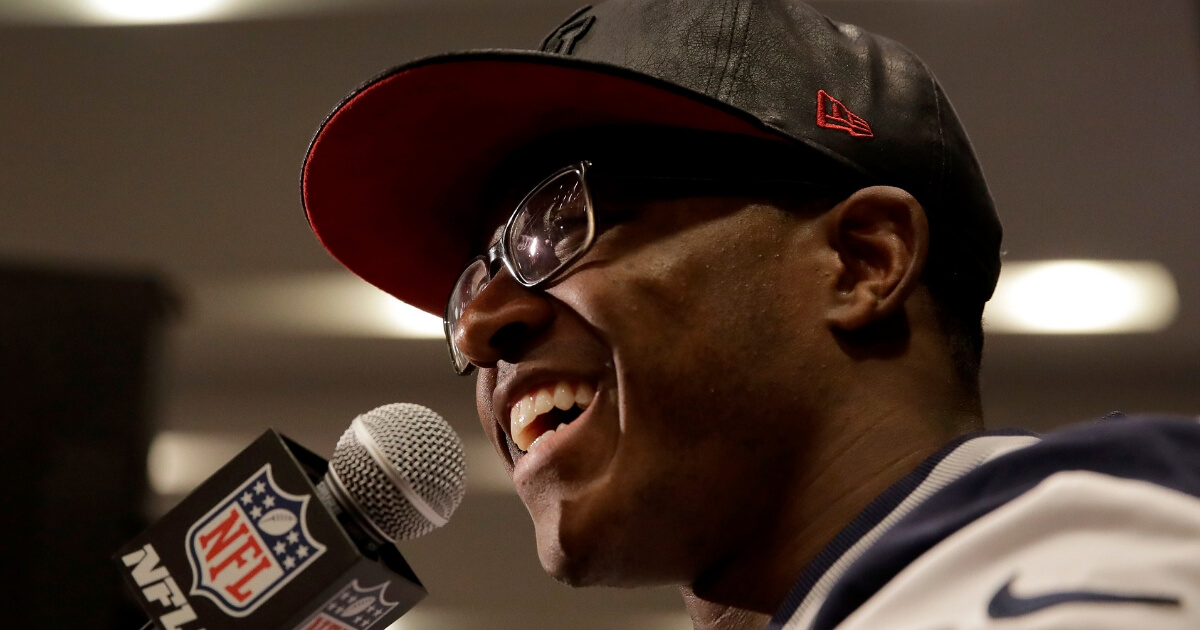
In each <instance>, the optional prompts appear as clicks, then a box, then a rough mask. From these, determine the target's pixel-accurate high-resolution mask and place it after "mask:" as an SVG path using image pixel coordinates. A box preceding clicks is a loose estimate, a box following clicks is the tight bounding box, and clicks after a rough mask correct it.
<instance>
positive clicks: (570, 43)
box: [541, 5, 596, 55]
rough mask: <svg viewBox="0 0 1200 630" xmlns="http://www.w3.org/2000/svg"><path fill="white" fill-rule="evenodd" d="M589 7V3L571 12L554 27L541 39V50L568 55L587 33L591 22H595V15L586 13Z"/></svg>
mask: <svg viewBox="0 0 1200 630" xmlns="http://www.w3.org/2000/svg"><path fill="white" fill-rule="evenodd" d="M591 8H592V7H591V5H588V6H586V7H583V8H582V9H579V10H578V11H576V12H575V13H573V14H571V17H568V18H567V20H566V21H565V22H563V23H562V24H561V25H560V26H559V27H558V28H556V29H554V32H553V33H550V34H549V35H547V36H546V39H545V40H543V41H542V47H541V51H542V52H548V53H553V54H556V55H569V54H571V53H572V52H574V51H575V44H577V43H579V40H581V39H583V36H584V35H587V32H588V30H589V29H591V28H592V24H594V23H595V22H596V16H594V15H588V11H590V10H591Z"/></svg>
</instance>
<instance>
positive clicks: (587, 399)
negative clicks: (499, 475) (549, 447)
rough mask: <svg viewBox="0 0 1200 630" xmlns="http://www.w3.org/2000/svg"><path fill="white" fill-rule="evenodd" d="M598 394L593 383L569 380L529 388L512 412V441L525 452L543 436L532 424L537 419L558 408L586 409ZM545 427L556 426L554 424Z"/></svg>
mask: <svg viewBox="0 0 1200 630" xmlns="http://www.w3.org/2000/svg"><path fill="white" fill-rule="evenodd" d="M595 394H596V388H595V387H593V386H592V385H591V384H590V383H568V382H566V381H559V382H558V383H555V384H553V385H543V386H542V387H539V388H537V389H534V390H533V391H530V392H529V393H527V394H525V395H524V396H522V397H521V399H520V400H519V401H518V402H517V403H516V404H515V405H513V406H512V410H511V411H510V419H511V420H512V426H511V428H510V433H511V435H512V440H513V442H514V443H515V444H516V445H517V448H519V449H521V450H522V451H526V450H529V447H530V446H531V445H532V444H533V443H534V441H535V440H537V438H539V437H541V435H540V432H539V431H538V430H537V428H535V427H530V425H531V424H532V423H533V421H534V419H535V418H537V417H538V416H540V415H542V414H544V413H546V412H547V411H550V410H551V409H554V408H555V407H558V408H559V409H562V410H567V409H570V408H571V407H572V406H577V407H579V408H580V409H587V406H588V404H589V403H591V402H592V396H594V395H595ZM542 428H543V429H546V428H550V429H553V428H554V427H542Z"/></svg>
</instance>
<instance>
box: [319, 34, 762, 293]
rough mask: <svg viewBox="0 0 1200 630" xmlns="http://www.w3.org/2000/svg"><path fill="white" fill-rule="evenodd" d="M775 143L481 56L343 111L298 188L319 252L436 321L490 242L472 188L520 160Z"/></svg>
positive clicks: (638, 92)
mask: <svg viewBox="0 0 1200 630" xmlns="http://www.w3.org/2000/svg"><path fill="white" fill-rule="evenodd" d="M625 124H638V125H662V126H668V127H680V128H689V129H697V130H706V131H719V132H727V133H738V134H744V135H751V136H758V137H763V138H769V139H776V140H778V139H781V136H780V134H778V133H773V132H771V131H769V130H768V129H766V128H765V127H763V126H762V125H761V124H760V123H757V122H756V121H754V120H753V119H750V118H749V117H747V116H745V115H744V114H741V115H739V114H738V113H737V112H735V111H732V110H730V109H729V108H727V107H725V106H722V105H720V104H719V103H717V102H716V101H712V100H711V99H708V98H706V97H704V96H701V95H698V94H693V93H689V92H685V91H682V90H680V89H679V88H675V87H673V86H669V85H668V84H665V83H662V82H659V81H657V80H655V79H652V78H649V77H643V76H641V75H636V74H633V73H630V72H628V71H624V70H621V69H618V68H615V67H609V66H605V65H601V64H592V63H588V62H581V61H579V60H575V59H571V58H564V57H552V56H549V55H541V54H537V53H529V54H527V55H522V54H519V53H507V52H506V53H475V54H464V55H456V56H453V57H449V56H448V57H443V58H440V59H433V60H427V61H425V62H418V63H416V64H413V65H410V66H408V67H401V68H399V69H397V70H396V71H393V73H391V74H388V75H385V76H384V77H383V78H381V79H379V80H377V81H375V82H374V83H372V84H370V85H368V86H367V87H365V88H363V89H361V90H360V91H359V92H357V93H356V94H354V95H353V96H352V97H350V98H349V99H347V101H346V102H345V103H343V104H342V106H341V107H339V108H338V109H337V110H336V111H335V112H334V113H333V114H332V115H331V116H330V117H329V119H328V120H326V122H325V124H324V125H323V126H322V128H321V130H320V131H319V132H318V133H317V136H316V138H315V139H314V140H313V143H312V146H311V147H310V149H309V153H308V156H307V158H306V160H305V164H304V170H303V175H302V179H303V181H302V187H303V197H304V207H305V211H306V212H307V214H308V220H309V223H310V225H311V226H312V229H313V231H314V232H315V233H316V235H317V238H319V239H320V241H321V243H322V244H323V245H324V246H325V248H326V249H327V250H328V251H329V253H331V254H332V255H333V256H334V258H336V259H337V260H338V261H340V262H341V263H342V264H343V265H345V266H346V267H347V268H348V269H350V270H351V271H353V272H354V273H356V274H358V275H359V276H361V277H362V278H363V279H365V280H366V281H367V282H370V283H371V284H373V285H375V286H377V287H379V288H380V289H382V290H384V291H386V292H388V293H390V294H392V295H394V296H396V297H397V298H399V299H401V300H403V301H404V302H407V303H409V304H412V305H413V306H416V307H418V308H420V309H422V310H424V311H427V312H429V313H433V314H436V315H439V316H440V315H441V314H442V309H443V308H444V306H445V301H446V298H447V296H448V295H449V293H450V288H451V286H452V284H453V282H454V280H455V278H456V277H457V275H458V273H459V272H460V271H461V270H462V267H463V265H465V264H466V262H467V260H469V259H470V257H471V256H474V255H476V254H478V253H479V252H475V251H471V249H472V246H473V244H474V243H475V242H476V240H477V239H478V238H479V236H480V235H479V234H478V232H479V231H481V230H482V229H485V226H481V225H479V221H480V216H481V212H482V209H481V208H479V207H478V206H479V205H480V204H479V188H480V186H481V184H482V180H483V178H484V176H485V175H486V173H487V172H488V171H489V170H490V169H492V168H494V167H495V165H496V164H497V163H498V161H499V160H501V159H502V158H503V157H504V156H505V155H507V154H509V153H511V152H512V151H513V150H515V149H517V148H519V147H520V146H522V145H524V144H526V143H528V142H531V141H533V140H537V139H539V138H541V137H544V136H547V135H549V134H553V133H556V132H560V131H566V130H569V129H573V128H582V127H590V126H597V125H625Z"/></svg>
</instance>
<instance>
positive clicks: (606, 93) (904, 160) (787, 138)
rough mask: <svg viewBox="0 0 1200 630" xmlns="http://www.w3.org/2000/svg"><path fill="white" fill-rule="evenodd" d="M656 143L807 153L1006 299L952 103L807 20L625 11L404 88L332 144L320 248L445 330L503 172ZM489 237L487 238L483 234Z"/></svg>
mask: <svg viewBox="0 0 1200 630" xmlns="http://www.w3.org/2000/svg"><path fill="white" fill-rule="evenodd" d="M599 125H655V126H664V127H675V128H684V129H694V130H697V131H712V132H723V133H734V134H739V135H745V136H751V137H755V138H760V139H765V140H775V141H778V142H786V143H791V144H793V145H794V146H795V148H796V151H797V152H798V153H804V154H807V155H809V156H810V157H811V158H812V159H814V160H822V161H832V162H834V163H837V164H840V165H841V166H843V167H845V168H846V169H848V170H851V171H854V172H855V173H857V174H858V175H859V176H860V177H861V178H862V180H863V181H866V182H870V183H878V184H887V185H892V186H896V187H899V188H903V189H905V190H907V191H909V192H910V193H911V194H913V196H914V197H916V198H917V200H918V201H920V202H921V204H922V205H923V206H924V208H925V211H926V214H927V216H928V218H929V223H930V228H931V232H932V236H931V253H930V261H929V263H928V265H927V273H929V274H931V275H936V276H938V277H939V279H940V280H941V281H942V282H943V284H944V285H945V286H948V287H950V289H951V290H952V291H954V292H955V293H956V294H958V297H959V298H961V299H965V300H979V301H980V302H982V301H984V300H986V299H987V298H988V297H990V296H991V294H992V291H993V289H994V287H995V283H996V279H997V277H998V276H999V271H1000V239H1001V228H1000V222H999V219H998V218H997V216H996V213H995V209H994V206H993V203H992V199H991V196H990V194H989V192H988V189H987V185H986V183H985V182H984V179H983V175H982V172H981V170H980V167H979V164H978V162H977V160H976V158H975V155H974V152H973V150H972V149H971V145H970V142H969V140H968V139H967V135H966V132H965V131H964V130H963V128H962V126H961V124H960V123H959V121H958V118H957V116H956V115H955V113H954V110H953V108H952V107H951V105H950V102H949V101H948V100H947V98H946V95H945V93H944V92H943V91H942V88H941V86H940V85H939V84H938V83H937V81H936V79H935V78H934V77H933V75H932V73H931V72H930V71H929V69H928V68H927V67H926V66H925V64H924V63H923V62H922V61H921V60H920V59H918V58H917V57H916V56H915V55H914V54H913V53H911V52H910V51H909V50H908V49H906V48H904V47H903V46H901V45H899V44H897V43H896V42H893V41H891V40H889V39H886V38H883V37H879V36H877V35H874V34H871V33H868V32H866V31H863V30H862V29H859V28H858V27H855V26H851V25H846V24H839V23H836V22H833V21H831V20H829V19H827V18H825V17H824V16H822V15H821V14H819V13H818V12H817V11H816V10H815V9H813V8H812V7H810V6H808V5H806V4H804V3H802V2H798V1H795V0H628V1H617V0H612V1H610V2H606V3H603V4H600V5H598V6H595V7H585V8H584V9H581V10H580V11H578V12H576V13H575V14H573V15H571V16H570V17H569V18H568V19H567V20H566V21H565V22H564V23H563V24H562V25H561V26H559V28H557V29H555V31H554V32H552V33H551V34H550V35H549V36H548V37H547V38H546V40H545V41H544V42H543V43H542V46H541V50H540V51H537V52H534V51H473V52H466V53H456V54H451V55H442V56H438V57H433V58H428V59H423V60H419V61H416V62H412V63H409V64H405V65H402V66H399V67H397V68H394V69H392V70H390V71H388V72H387V73H384V74H383V75H381V76H380V77H378V78H376V79H374V80H372V81H370V82H368V83H367V84H365V85H364V86H363V87H361V88H359V89H358V90H356V91H355V92H354V93H352V94H351V95H350V96H349V97H347V99H346V100H345V101H343V102H342V104H340V105H339V106H338V108H337V109H335V110H334V112H333V113H331V114H330V116H329V117H328V118H327V119H326V121H325V122H324V124H323V125H322V127H321V129H320V130H319V131H318V132H317V135H316V137H315V138H314V139H313V142H312V145H311V146H310V148H309V152H308V155H307V157H306V159H305V164H304V169H303V175H302V179H303V181H302V186H303V197H304V203H305V209H306V212H307V213H308V218H309V222H310V224H311V225H312V227H313V230H314V232H315V233H316V234H317V236H318V237H319V238H320V239H321V241H322V243H323V244H324V245H325V246H326V248H327V249H328V250H329V251H330V253H332V254H333V255H334V256H335V257H336V258H338V259H339V260H340V261H342V263H343V264H345V265H346V266H347V267H348V268H349V269H350V270H352V271H354V272H355V273H357V274H359V275H360V276H362V277H363V278H364V279H366V280H367V281H369V282H371V283H372V284H375V285H376V286H378V287H380V288H382V289H383V290H385V291H387V292H389V293H391V294H393V295H395V296H396V297H398V298H400V299H401V300H404V301H406V302H408V303H410V304H413V305H415V306H418V307H419V308H422V309H424V310H426V311H428V312H431V313H435V314H440V313H441V311H442V309H443V307H444V304H445V299H446V296H447V295H448V294H449V292H450V288H451V285H452V283H453V281H454V278H455V277H456V276H457V274H458V272H459V271H460V270H461V268H462V266H463V265H464V264H465V262H466V261H467V260H468V259H469V258H470V257H471V256H473V255H475V254H476V253H478V252H475V251H473V247H474V243H473V239H472V236H473V235H472V234H471V232H472V230H471V229H470V228H471V226H472V222H476V221H478V219H479V213H480V211H481V209H480V208H479V207H478V206H479V205H480V204H479V195H480V194H481V193H480V188H481V186H482V184H483V182H484V180H485V179H486V177H487V175H488V173H489V172H491V171H492V170H494V169H495V168H496V165H497V164H499V163H500V162H501V161H502V160H503V159H504V157H505V156H506V155H510V154H512V153H513V152H514V151H517V150H518V149H520V148H521V147H522V146H526V145H528V144H530V143H532V142H535V141H537V140H540V139H542V138H546V137H548V136H550V135H552V134H559V133H562V132H564V131H568V130H571V129H576V128H587V127H595V126H599ZM476 229H478V228H476Z"/></svg>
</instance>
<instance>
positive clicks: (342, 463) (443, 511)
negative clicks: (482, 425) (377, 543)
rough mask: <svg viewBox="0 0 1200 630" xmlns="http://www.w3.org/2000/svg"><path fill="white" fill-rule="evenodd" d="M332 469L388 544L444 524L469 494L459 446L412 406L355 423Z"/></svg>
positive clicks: (442, 425)
mask: <svg viewBox="0 0 1200 630" xmlns="http://www.w3.org/2000/svg"><path fill="white" fill-rule="evenodd" d="M329 466H330V469H331V471H332V472H333V473H334V474H336V476H337V478H338V480H339V481H340V485H341V486H342V488H344V490H345V491H346V493H347V494H349V495H350V498H351V499H352V500H353V502H354V503H355V504H357V506H358V507H359V509H361V510H362V512H363V516H365V517H366V518H367V519H368V520H369V521H370V522H371V523H372V524H373V525H374V527H375V528H376V529H377V530H378V531H379V533H382V534H383V535H384V536H386V537H387V538H389V539H390V540H393V541H395V540H400V539H409V538H416V537H418V536H422V535H424V534H427V533H429V532H431V531H433V530H434V529H436V528H438V527H440V526H442V525H444V524H445V523H446V521H447V520H448V519H449V518H450V516H451V515H452V514H453V513H454V510H455V509H457V508H458V505H459V503H461V502H462V498H463V494H464V493H465V492H466V458H465V456H464V452H463V445H462V440H460V439H459V438H458V434H456V433H455V432H454V429H452V428H451V427H450V425H449V424H447V423H446V421H445V420H443V419H442V417H441V416H439V415H438V414H437V413H435V412H434V411H432V410H430V409H428V408H426V407H422V406H421V405H414V404H411V403H394V404H390V405H384V406H382V407H379V408H376V409H373V410H371V411H368V412H367V413H364V414H362V415H360V416H358V417H357V418H355V419H354V422H353V423H351V425H350V428H349V429H347V430H346V432H345V433H344V434H342V437H341V439H340V440H338V444H337V448H335V449H334V452H333V457H332V459H331V460H330V463H329Z"/></svg>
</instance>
